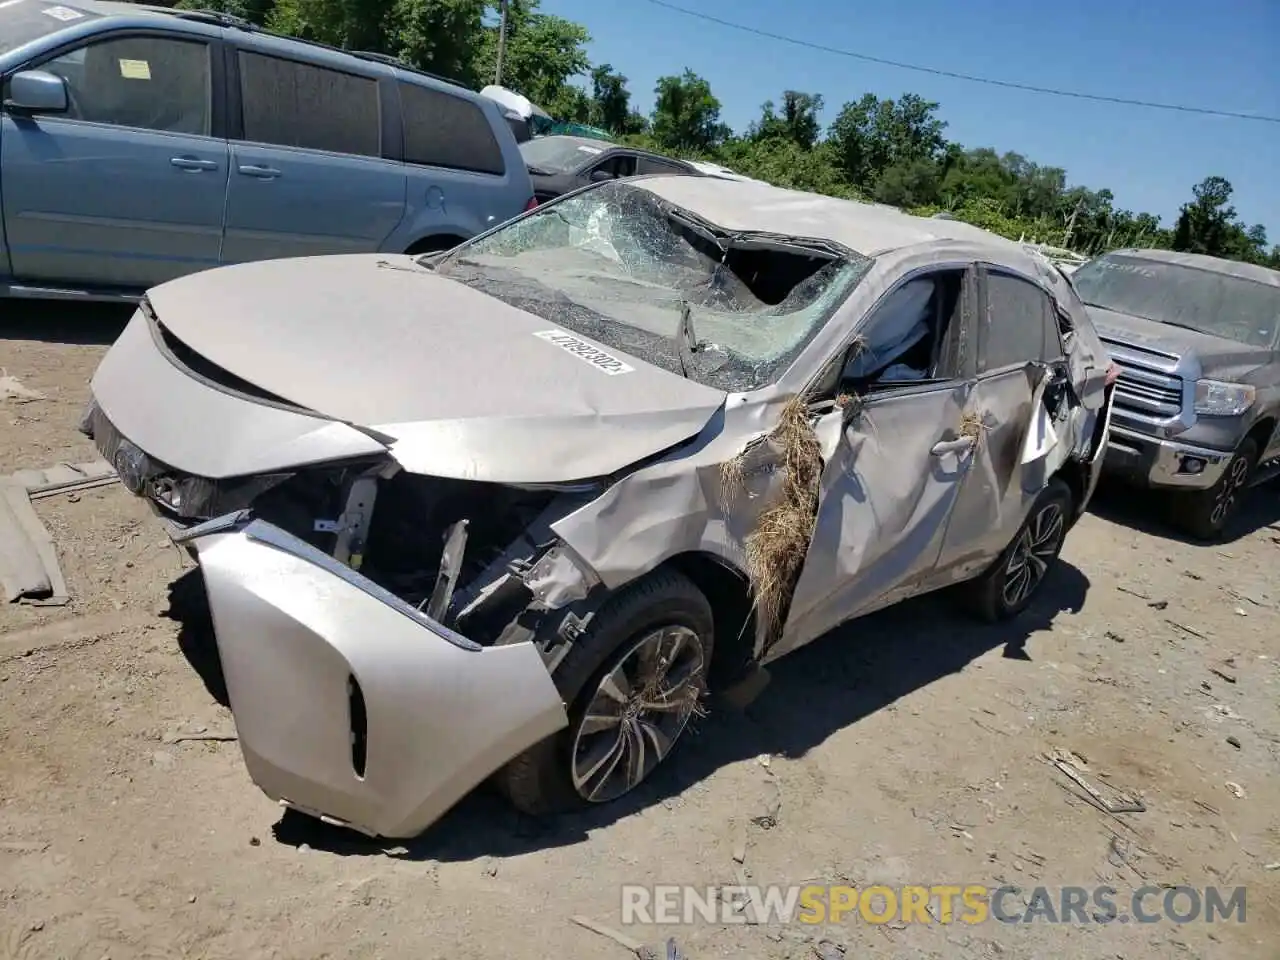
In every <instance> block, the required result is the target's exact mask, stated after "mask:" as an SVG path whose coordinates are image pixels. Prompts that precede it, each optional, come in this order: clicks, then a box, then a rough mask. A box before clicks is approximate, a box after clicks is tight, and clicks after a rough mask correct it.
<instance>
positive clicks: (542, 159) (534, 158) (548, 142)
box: [520, 137, 613, 173]
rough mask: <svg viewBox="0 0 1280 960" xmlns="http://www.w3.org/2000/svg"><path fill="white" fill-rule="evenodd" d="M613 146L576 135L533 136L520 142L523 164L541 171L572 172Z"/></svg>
mask: <svg viewBox="0 0 1280 960" xmlns="http://www.w3.org/2000/svg"><path fill="white" fill-rule="evenodd" d="M612 146H613V144H611V143H603V142H601V141H599V140H585V139H580V138H578V137H534V138H533V139H532V140H526V141H525V142H524V143H522V144H520V155H521V156H522V157H524V164H525V166H526V167H529V168H530V169H532V170H538V171H541V172H543V173H572V172H573V171H574V170H577V169H578V168H579V167H580V166H582V165H583V164H584V163H586V162H587V161H588V160H590V159H591V158H592V157H594V156H598V155H599V154H601V153H604V151H605V150H606V149H609V148H611V147H612Z"/></svg>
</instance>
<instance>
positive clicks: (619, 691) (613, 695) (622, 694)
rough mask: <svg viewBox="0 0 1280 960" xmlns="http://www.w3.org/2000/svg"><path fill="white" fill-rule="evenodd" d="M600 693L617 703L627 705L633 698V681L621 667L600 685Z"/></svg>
mask: <svg viewBox="0 0 1280 960" xmlns="http://www.w3.org/2000/svg"><path fill="white" fill-rule="evenodd" d="M600 692H601V693H603V694H604V695H605V696H606V697H608V698H609V699H610V700H613V701H614V702H616V703H626V702H627V700H628V698H630V696H631V681H630V680H628V679H627V675H626V674H625V673H624V672H623V670H622V666H621V665H619V666H618V669H617V670H614V671H613V672H612V673H611V674H609V675H608V676H607V677H605V678H604V680H603V681H601V683H600Z"/></svg>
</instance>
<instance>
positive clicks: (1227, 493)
mask: <svg viewBox="0 0 1280 960" xmlns="http://www.w3.org/2000/svg"><path fill="white" fill-rule="evenodd" d="M1248 476H1249V461H1248V459H1247V458H1245V457H1241V456H1236V457H1235V458H1233V459H1232V461H1231V463H1230V465H1229V466H1228V467H1227V473H1226V476H1224V477H1223V478H1222V488H1221V489H1220V490H1218V495H1217V496H1216V497H1214V498H1213V512H1212V513H1210V514H1209V520H1210V522H1211V523H1212V524H1213V525H1214V526H1215V527H1216V526H1219V525H1220V524H1222V523H1223V522H1224V521H1225V519H1226V518H1227V517H1228V516H1230V515H1231V511H1232V509H1233V508H1234V507H1235V505H1236V497H1237V496H1239V494H1240V490H1241V488H1242V487H1243V486H1244V482H1245V480H1246V479H1247V478H1248Z"/></svg>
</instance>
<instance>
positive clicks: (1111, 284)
mask: <svg viewBox="0 0 1280 960" xmlns="http://www.w3.org/2000/svg"><path fill="white" fill-rule="evenodd" d="M1071 285H1072V286H1073V287H1075V290H1076V293H1077V294H1079V296H1080V299H1081V300H1083V301H1084V302H1085V304H1086V305H1087V306H1091V307H1101V308H1102V309H1104V310H1111V311H1114V312H1115V313H1123V314H1127V315H1128V316H1131V317H1142V318H1143V319H1146V320H1155V321H1156V322H1157V323H1167V324H1171V325H1173V326H1176V327H1187V328H1189V329H1191V330H1196V331H1199V332H1200V333H1208V334H1212V335H1213V336H1216V337H1225V338H1227V339H1228V340H1235V341H1236V342H1238V343H1247V344H1249V345H1251V346H1255V347H1270V346H1271V345H1272V344H1273V343H1274V342H1275V338H1276V331H1277V327H1278V326H1280V285H1277V286H1269V285H1268V284H1265V283H1258V282H1257V281H1255V280H1249V279H1247V278H1245V277H1237V276H1232V275H1231V274H1226V273H1215V272H1212V271H1209V270H1202V269H1200V268H1199V267H1189V266H1185V265H1183V264H1179V263H1165V262H1163V261H1159V260H1149V259H1146V258H1144V257H1126V256H1123V255H1107V256H1101V257H1098V258H1096V259H1094V260H1091V261H1089V262H1088V263H1086V264H1084V265H1083V266H1081V267H1079V268H1078V269H1076V270H1075V271H1074V272H1073V273H1072V274H1071Z"/></svg>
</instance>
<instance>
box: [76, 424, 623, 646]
mask: <svg viewBox="0 0 1280 960" xmlns="http://www.w3.org/2000/svg"><path fill="white" fill-rule="evenodd" d="M81 429H82V430H83V432H85V433H86V434H87V435H89V436H91V437H92V438H93V440H94V443H95V445H96V446H97V447H98V450H99V452H100V453H101V454H102V456H103V457H105V458H106V459H107V460H108V461H109V462H111V463H112V464H113V465H114V467H115V469H116V472H117V473H118V474H119V476H120V479H121V482H122V484H123V485H124V486H125V487H126V489H128V490H129V491H130V492H132V493H134V494H135V495H137V496H141V497H144V498H145V499H146V500H148V501H149V502H150V503H151V504H152V505H153V506H154V509H155V510H156V512H157V513H159V514H160V515H161V516H162V517H164V518H166V519H168V520H169V521H170V522H171V523H172V524H173V525H174V526H176V527H178V528H180V529H182V528H189V527H191V526H193V525H195V524H199V523H202V522H205V521H208V520H212V519H215V518H218V517H223V516H227V515H229V514H234V513H237V512H240V511H245V510H248V511H250V512H251V513H252V515H253V516H254V517H257V518H259V519H262V520H265V521H266V522H268V523H270V524H273V525H274V526H277V527H279V528H281V529H282V530H285V531H287V532H288V533H290V534H292V535H294V536H295V537H298V538H299V539H301V540H304V541H305V542H307V543H308V544H310V545H311V546H313V547H315V548H317V549H319V550H322V551H324V552H325V553H326V554H328V555H330V556H332V557H334V558H335V559H336V560H338V561H340V562H342V563H344V564H347V565H348V566H350V567H352V568H353V569H358V570H359V571H360V573H361V574H363V575H364V576H365V577H368V578H369V579H370V580H372V581H373V582H374V583H376V584H377V585H378V586H380V587H382V588H383V589H385V590H388V591H390V592H391V593H393V594H395V595H396V596H397V597H399V598H400V599H402V600H404V601H405V602H406V603H409V604H411V605H413V606H414V607H416V608H417V609H418V610H421V611H422V612H424V613H426V614H427V615H428V616H430V617H431V618H432V619H434V620H436V621H437V622H439V623H441V624H442V625H444V626H446V627H449V628H450V629H453V630H456V631H457V632H459V633H461V634H463V635H465V636H467V637H468V638H470V639H472V640H474V641H475V642H476V643H479V644H481V645H483V646H488V645H491V644H494V643H509V642H517V641H520V640H530V639H533V640H538V641H539V647H540V649H542V650H543V652H544V655H545V656H546V657H547V658H548V660H549V661H551V660H553V659H555V657H556V654H557V651H560V650H561V648H564V649H567V644H566V643H565V641H567V640H569V639H571V638H572V636H573V635H574V628H575V625H578V626H581V625H582V624H585V622H586V620H585V618H584V619H579V618H578V614H579V613H580V611H576V610H575V608H574V607H573V605H574V604H577V603H578V602H580V601H582V600H584V599H586V597H587V595H588V594H589V593H590V592H591V590H592V589H593V588H594V587H595V586H596V585H597V584H598V581H597V580H596V578H595V575H594V573H593V572H592V571H591V570H590V568H589V567H588V566H587V565H586V564H585V563H584V562H582V561H581V560H580V559H579V558H578V557H577V556H576V555H575V554H574V553H573V552H572V551H571V550H570V549H569V548H568V547H567V546H566V545H565V544H563V543H561V542H559V540H558V538H557V537H556V536H555V534H554V533H553V532H552V531H551V526H550V525H551V524H552V523H554V522H555V520H557V519H559V518H560V517H563V516H565V515H566V514H567V513H568V512H570V511H571V510H573V509H574V508H576V507H577V506H580V505H582V504H585V503H587V502H589V501H590V500H592V499H594V498H595V497H597V496H599V494H600V493H601V492H602V489H603V486H596V485H593V484H589V483H588V484H579V485H573V486H542V487H516V486H509V485H505V484H494V483H481V482H477V481H470V480H453V479H445V478H440V477H429V476H422V475H419V474H411V473H407V472H405V471H404V470H401V469H400V467H399V465H398V464H396V463H395V462H394V461H393V460H392V459H391V458H390V457H387V456H383V457H374V458H363V459H358V460H351V461H345V462H341V463H325V464H315V465H311V466H305V467H300V468H298V469H296V470H293V471H290V472H273V473H264V474H257V475H252V476H245V477H232V478H225V479H210V478H207V477H200V476H193V475H191V474H186V473H183V472H181V471H178V470H175V469H174V468H172V467H170V466H169V465H168V464H165V463H162V462H160V461H158V460H156V459H155V458H153V457H151V456H149V455H148V454H146V453H145V452H144V451H142V450H141V449H140V448H138V447H137V446H136V445H135V444H133V443H132V442H131V441H129V440H128V439H127V438H125V437H123V436H121V435H120V433H119V432H118V431H117V430H116V429H115V428H114V427H113V426H112V425H111V423H110V421H109V420H108V419H107V418H106V417H105V415H103V413H102V411H101V410H100V409H99V408H97V407H96V405H93V404H91V405H90V407H89V409H88V410H87V411H86V413H85V416H84V418H83V421H82V427H81ZM560 611H563V612H560ZM553 613H556V616H554V617H552V616H551V614H553Z"/></svg>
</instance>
